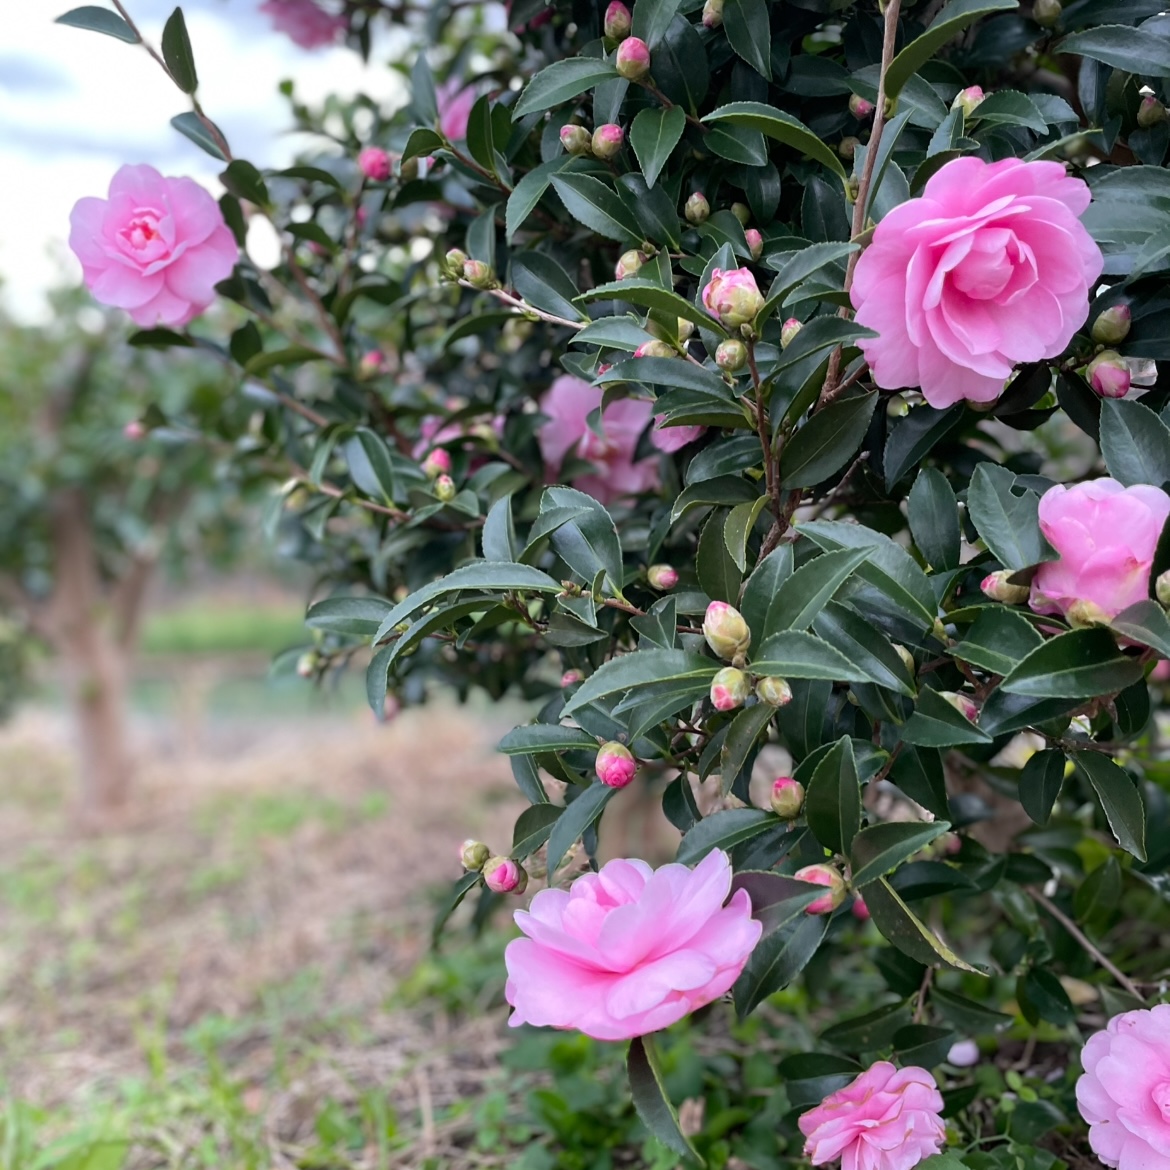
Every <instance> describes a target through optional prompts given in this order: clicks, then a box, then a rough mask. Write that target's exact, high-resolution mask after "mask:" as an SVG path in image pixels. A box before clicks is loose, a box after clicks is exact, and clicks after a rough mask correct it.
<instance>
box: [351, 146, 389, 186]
mask: <svg viewBox="0 0 1170 1170" xmlns="http://www.w3.org/2000/svg"><path fill="white" fill-rule="evenodd" d="M392 168H393V161H392V160H391V158H390V156H389V155H388V154H387V153H386V151H384V150H383V149H382V148H381V147H380V146H367V147H366V148H365V149H364V150H362V151H361V153H360V154H358V169H359V170H360V171H361V173H362V174H363V175H365V177H366V178H367V179H370V180H372V181H373V182H375V183H384V182H386V180H387V179H388V178H390V171H391V170H392Z"/></svg>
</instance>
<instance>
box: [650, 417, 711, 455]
mask: <svg viewBox="0 0 1170 1170" xmlns="http://www.w3.org/2000/svg"><path fill="white" fill-rule="evenodd" d="M665 421H666V415H664V414H656V415H655V416H654V423H655V426H654V429H653V430H652V431H651V432H650V442H651V443H653V444H654V446H655V447H657V448H658V450H659V451H665V452H666V453H667V454H668V455H669V454H673V453H674V452H675V451H681V450H682V449H683V447H685V446H686V445H687V444H688V443H693V442H694V441H695V440H696V439H697V438H698V437H699V436H700V435H701V434H703V432H704V431H706V429H707V428H706V427H687V426H683V427H667V426H663V425H662V424H663V423H664V422H665Z"/></svg>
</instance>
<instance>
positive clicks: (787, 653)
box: [752, 630, 869, 682]
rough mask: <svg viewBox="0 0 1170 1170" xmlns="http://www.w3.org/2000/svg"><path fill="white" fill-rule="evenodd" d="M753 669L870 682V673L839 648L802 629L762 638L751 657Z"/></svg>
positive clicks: (788, 674) (782, 673) (795, 675)
mask: <svg viewBox="0 0 1170 1170" xmlns="http://www.w3.org/2000/svg"><path fill="white" fill-rule="evenodd" d="M752 671H753V672H754V673H755V674H775V675H779V676H780V677H781V678H788V679H792V678H820V679H826V680H827V681H829V682H868V681H869V676H868V675H866V673H865V672H864V671H863V670H861V669H860V668H859V667H857V666H855V665H854V664H853V663H852V662H850V661H849V659H847V658H846V657H845V656H844V655H843V654H842V653H841V652H840V651H839V650H837V649H836V648H835V647H833V646H830V645H829V643H828V642H823V641H822V640H821V639H820V638H816V637H814V636H813V635H812V634H807V633H805V632H804V631H803V630H782V631H781V632H780V633H778V634H773V635H771V636H770V637H769V638H767V639H765V641H764V643H763V644H762V645H761V646H760V648H759V650H758V651H756V653H755V655H754V657H753V658H752Z"/></svg>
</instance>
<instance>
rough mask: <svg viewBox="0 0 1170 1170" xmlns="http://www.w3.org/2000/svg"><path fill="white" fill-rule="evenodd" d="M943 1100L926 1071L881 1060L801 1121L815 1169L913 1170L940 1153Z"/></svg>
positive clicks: (805, 1145) (801, 1128)
mask: <svg viewBox="0 0 1170 1170" xmlns="http://www.w3.org/2000/svg"><path fill="white" fill-rule="evenodd" d="M942 1108H943V1099H942V1094H941V1093H940V1092H939V1091H938V1086H937V1085H936V1084H935V1083H934V1078H933V1077H932V1076H931V1075H930V1073H928V1072H927V1071H926V1069H924V1068H914V1067H911V1068H902V1069H899V1068H895V1067H894V1066H893V1065H892V1064H890V1062H889V1061H888V1060H879V1061H878V1062H877V1063H876V1064H873V1065H871V1066H870V1067H869V1068H867V1069H866V1070H865V1072H863V1073H862V1074H861V1075H860V1076H858V1077H857V1078H856V1079H855V1080H854V1081H852V1082H851V1083H850V1084H848V1085H846V1086H845V1088H843V1089H838V1090H837V1092H835V1093H830V1094H829V1095H828V1096H827V1097H826V1098H825V1099H824V1100H823V1101H822V1102H821V1103H820V1104H819V1105H818V1106H817V1107H816V1108H815V1109H810V1110H809V1111H808V1112H807V1113H805V1114H802V1115H801V1118H800V1122H799V1125H800V1132H801V1133H803V1134H804V1136H805V1137H806V1138H807V1139H808V1140H807V1141H806V1142H805V1143H804V1153H805V1156H806V1157H807V1158H809V1159H811V1161H812V1164H813V1165H814V1166H823V1165H824V1164H825V1163H826V1162H835V1161H836V1160H837V1159H838V1158H840V1159H841V1170H911V1167H913V1166H917V1165H918V1163H919V1162H921V1161H922V1160H923V1159H924V1158H929V1157H930V1156H931V1155H932V1154H937V1153H938V1152H939V1150H940V1149H941V1148H942V1144H943V1140H944V1139H945V1137H946V1129H945V1127H944V1125H943V1120H942V1117H941V1116H940V1114H941V1113H942Z"/></svg>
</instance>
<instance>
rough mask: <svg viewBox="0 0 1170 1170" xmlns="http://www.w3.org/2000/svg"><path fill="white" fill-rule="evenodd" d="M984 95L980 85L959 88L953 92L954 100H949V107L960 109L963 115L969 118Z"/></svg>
mask: <svg viewBox="0 0 1170 1170" xmlns="http://www.w3.org/2000/svg"><path fill="white" fill-rule="evenodd" d="M985 96H986V95H985V94H984V92H983V87H982V86H979V85H969V86H967V88H966V89H961V90H959V92H958V93H957V94H955V100H954V101H953V102H951V109H952V110H962V111H963V116H964V117H965V118H969V117H971V115H972V114H973V113H974V112H975V107H976V106H977V105H979V103H980V102H981V101H982V100H983V98H984V97H985Z"/></svg>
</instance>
